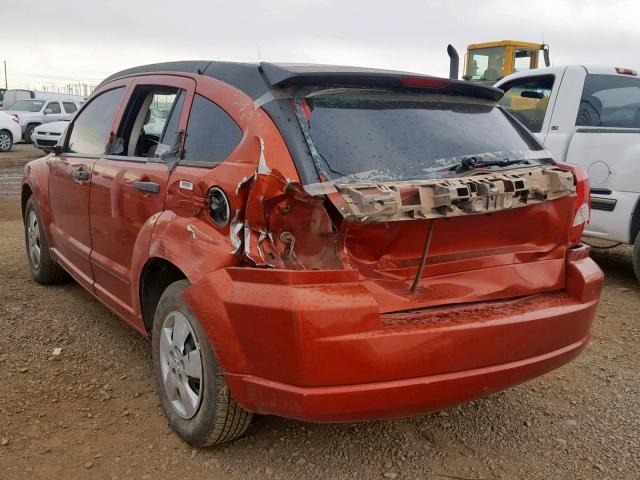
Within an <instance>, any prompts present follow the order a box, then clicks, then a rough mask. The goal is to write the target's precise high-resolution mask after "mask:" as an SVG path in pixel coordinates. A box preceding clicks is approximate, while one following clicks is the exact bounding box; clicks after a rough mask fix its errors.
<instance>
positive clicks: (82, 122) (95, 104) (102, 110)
mask: <svg viewBox="0 0 640 480" xmlns="http://www.w3.org/2000/svg"><path fill="white" fill-rule="evenodd" d="M123 93H124V87H119V88H114V89H113V90H109V91H107V92H104V93H101V94H100V95H98V96H97V97H95V98H94V99H93V100H91V103H89V104H88V105H87V106H86V108H85V109H84V110H82V112H80V113H79V114H78V116H77V117H76V119H75V120H74V122H73V124H72V126H71V134H70V136H69V141H68V143H67V149H66V151H67V152H69V153H81V154H84V155H101V154H103V153H104V151H105V148H106V146H107V141H108V139H109V129H110V127H111V122H112V121H113V115H114V113H115V111H116V109H117V108H118V105H119V104H120V101H121V100H122V94H123Z"/></svg>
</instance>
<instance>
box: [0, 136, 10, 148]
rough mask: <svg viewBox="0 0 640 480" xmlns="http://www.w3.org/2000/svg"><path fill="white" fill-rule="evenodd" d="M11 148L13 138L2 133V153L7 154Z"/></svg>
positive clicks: (0, 146) (0, 144)
mask: <svg viewBox="0 0 640 480" xmlns="http://www.w3.org/2000/svg"><path fill="white" fill-rule="evenodd" d="M10 148H11V136H10V135H9V134H8V133H6V132H2V133H0V152H6V151H8V150H9V149H10Z"/></svg>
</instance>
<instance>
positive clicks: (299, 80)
mask: <svg viewBox="0 0 640 480" xmlns="http://www.w3.org/2000/svg"><path fill="white" fill-rule="evenodd" d="M260 68H261V70H262V71H263V73H264V76H265V77H266V79H267V81H268V82H269V83H270V84H271V85H272V86H274V87H286V86H303V85H322V84H326V85H345V86H346V85H348V86H362V87H382V88H398V89H418V90H423V91H431V92H433V91H437V92H439V93H444V94H449V95H464V96H469V97H476V98H484V99H487V100H493V101H498V100H500V99H501V98H502V96H503V94H504V92H503V91H502V90H500V89H498V88H495V87H490V86H486V85H478V84H475V83H470V82H465V81H461V80H452V79H448V78H440V77H433V76H429V75H422V74H418V73H410V72H399V71H394V70H381V69H373V68H360V67H343V66H335V65H314V64H275V63H267V62H262V63H261V64H260ZM405 80H410V82H409V83H408V84H406V83H405ZM421 80H422V81H424V83H425V85H424V86H421V85H420V81H421ZM429 81H434V82H437V81H444V82H448V84H445V85H446V86H444V87H435V86H434V87H429V86H428V83H429Z"/></svg>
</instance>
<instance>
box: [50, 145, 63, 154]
mask: <svg viewBox="0 0 640 480" xmlns="http://www.w3.org/2000/svg"><path fill="white" fill-rule="evenodd" d="M51 153H53V154H54V155H60V154H61V153H62V145H60V144H58V145H54V146H53V147H51Z"/></svg>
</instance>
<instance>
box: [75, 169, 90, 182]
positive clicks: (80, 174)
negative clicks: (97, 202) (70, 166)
mask: <svg viewBox="0 0 640 480" xmlns="http://www.w3.org/2000/svg"><path fill="white" fill-rule="evenodd" d="M71 176H72V177H73V178H75V179H76V180H81V181H86V180H89V172H87V171H86V170H74V171H73V172H71Z"/></svg>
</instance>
